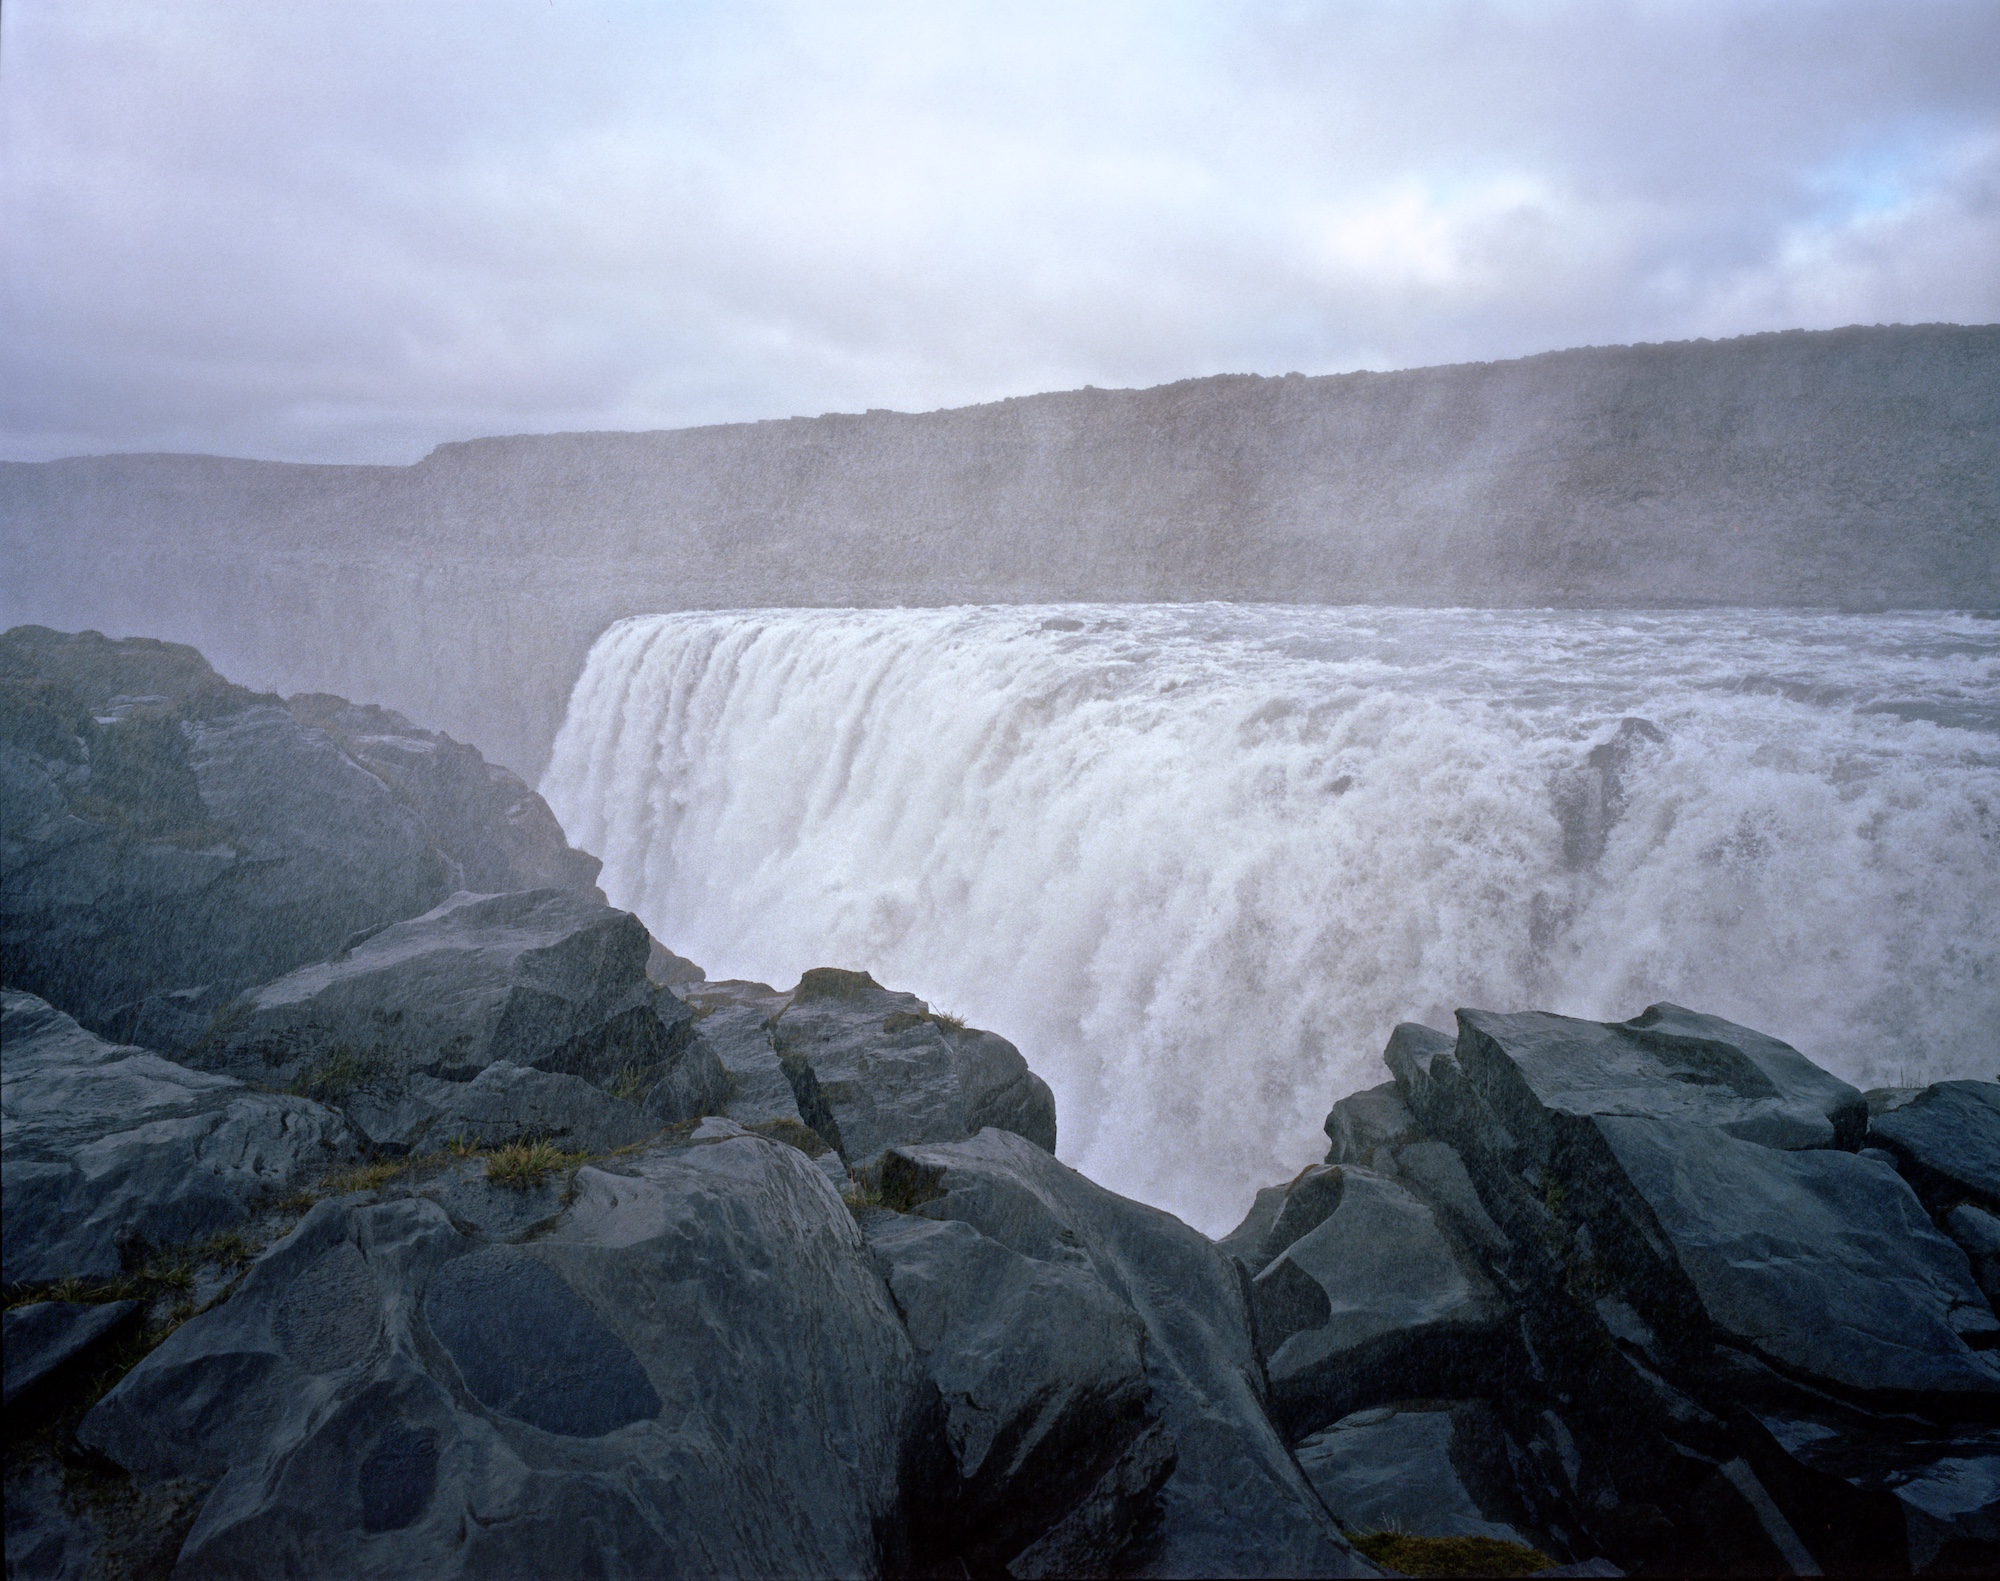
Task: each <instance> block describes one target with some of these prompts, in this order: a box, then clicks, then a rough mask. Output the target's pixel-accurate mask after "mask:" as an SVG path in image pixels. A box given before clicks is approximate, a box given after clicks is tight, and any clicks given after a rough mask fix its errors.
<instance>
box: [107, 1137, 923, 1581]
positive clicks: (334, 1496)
mask: <svg viewBox="0 0 2000 1581" xmlns="http://www.w3.org/2000/svg"><path fill="white" fill-rule="evenodd" d="M485 1189H486V1190H487V1191H489V1192H500V1191H504V1190H505V1188H500V1187H487V1188H485ZM921 1407H922V1378H921V1373H920V1371H919V1368H918V1364H917V1361H916V1357H915V1354H914V1352H913V1350H912V1347H911V1345H910V1341H909V1339H908V1337H907V1336H906V1334H905V1332H904V1329H903V1326H902V1324H901V1322H899V1320H898V1319H897V1316H896V1312H895V1309H894V1306H893V1305H892V1303H891V1301H890V1299H889V1296H888V1292H887V1291H886V1290H885V1289H884V1288H883V1285H882V1283H881V1281H880V1279H879V1278H878V1276H877V1275H876V1273H875V1270H874V1268H873V1266H872V1264H871V1262H870V1259H869V1256H868V1253H867V1250H866V1248H865V1246H864V1244H863V1242H862V1238H861V1235H860V1232H859V1230H858V1229H857V1228H856V1227H855V1225H854V1222H853V1220H852V1219H851V1218H850V1216H849V1214H848V1212H847V1210H846V1208H845V1207H844V1206H843V1205H842V1204H841V1202H840V1199H839V1198H838V1197H837V1196H836V1195H835V1193H834V1192H833V1191H832V1190H831V1188H829V1187H828V1185H827V1184H826V1182H825V1180H824V1179H822V1178H821V1176H820V1175H819V1173H818V1172H817V1171H816V1170H815V1169H814V1168H813V1167H812V1165H811V1164H810V1163H809V1162H808V1161H807V1160H806V1159H805V1158H804V1157H803V1155H801V1154H800V1153H799V1152H797V1151H796V1150H794V1149H792V1148H789V1147H786V1146H783V1145H782V1144H779V1143H775V1142H771V1141H768V1140H765V1139H763V1138H760V1137H751V1136H742V1135H737V1136H732V1137H729V1138H727V1139H725V1140H721V1141H717V1142H705V1143H695V1144H692V1145H684V1146H663V1147H660V1148H656V1149H654V1150H652V1151H649V1152H641V1153H638V1154H633V1155H627V1157H626V1158H625V1159H624V1160H623V1161H622V1162H620V1163H619V1164H618V1165H617V1166H616V1167H615V1168H611V1167H605V1168H584V1169H581V1170H579V1171H577V1173H576V1175H575V1178H574V1181H573V1183H572V1185H571V1187H570V1188H569V1189H568V1190H567V1191H565V1192H562V1193H559V1194H558V1193H552V1197H551V1201H550V1212H549V1213H548V1214H546V1215H543V1216H540V1217H537V1218H534V1219H532V1220H531V1221H530V1222H529V1223H528V1224H527V1225H525V1226H522V1225H519V1224H513V1223H496V1222H495V1221H494V1220H493V1219H492V1218H491V1216H488V1217H487V1219H486V1221H485V1223H484V1224H483V1225H482V1224H481V1223H480V1222H478V1221H477V1219H476V1218H469V1217H467V1216H466V1214H464V1213H462V1212H457V1213H455V1212H452V1211H447V1208H446V1206H445V1204H444V1203H442V1202H440V1201H439V1200H435V1199H434V1198H432V1197H427V1196H422V1195H410V1196H404V1197H400V1198H395V1199H392V1200H373V1201H371V1200H368V1199H366V1198H355V1197H349V1198H342V1199H338V1200H334V1201H329V1202H325V1203H322V1204H321V1205H320V1206H319V1207H318V1208H316V1209H315V1210H314V1211H313V1212H312V1213H311V1214H309V1215H308V1216H307V1217H306V1219H305V1220H304V1221H303V1222H302V1223H301V1224H300V1225H299V1227H298V1228H297V1230H296V1231H294V1232H293V1233H292V1235H291V1236H290V1237H288V1238H287V1239H286V1240H285V1241H284V1242H283V1243H281V1244H280V1245H279V1246H277V1247H275V1248H273V1250H272V1251H271V1252H270V1253H269V1254H268V1255H267V1256H266V1257H265V1258H264V1259H263V1260H262V1261H261V1262H259V1263H258V1264H257V1266H256V1267H255V1268H254V1269H253V1270H252V1271H251V1273H250V1275H249V1277H248V1278H247V1279H246V1280H245V1282H244V1285H243V1288H242V1289H241V1290H240V1291H239V1292H238V1293H237V1295H236V1296H235V1297H234V1298H233V1299H232V1300H230V1301H229V1302H228V1303H226V1304H225V1305H223V1306H221V1307H218V1308H216V1309H215V1310H214V1311H211V1312H209V1313H207V1314H206V1315H204V1316H202V1317H198V1318H196V1319H194V1320H193V1321H191V1322H189V1323H188V1324H186V1325H185V1326H183V1327H182V1328H181V1329H180V1330H178V1331H177V1332H176V1333H175V1334H174V1335H173V1336H172V1337H171V1338H170V1339H169V1340H168V1341H167V1342H166V1343H165V1344H164V1345H162V1346H161V1347H160V1348H159V1349H158V1350H156V1351H155V1352H153V1354H152V1355H151V1356H149V1357H148V1358H147V1359H146V1360H145V1361H144V1362H142V1363H141V1364H140V1365H139V1366H138V1367H137V1368H136V1369H135V1370H134V1371H133V1372H132V1373H131V1374H129V1375H128V1376H127V1377H126V1378H125V1380H124V1381H123V1382H122V1383H121V1384H120V1385H119V1386H118V1387H117V1388H116V1389H114V1390H113V1391H112V1392H111V1393H110V1394H109V1395H107V1396H106V1397H105V1398H104V1400H103V1401H102V1402H101V1403H100V1404H99V1405H97V1406H96V1407H95V1408H94V1409H93V1410H92V1411H91V1413H90V1414H89V1415H88V1416H87V1417H86V1418H85V1419H84V1422H83V1424H82V1427H81V1429H80V1431H79V1437H80V1439H81V1441H82V1442H83V1444H84V1445H85V1446H87V1448H88V1449H89V1450H90V1451H91V1452H93V1453H95V1454H98V1455H102V1456H104V1457H105V1458H107V1459H108V1460H110V1461H111V1462H113V1463H115V1464H116V1465H118V1466H120V1467H123V1468H124V1469H125V1470H127V1471H128V1472H130V1473H132V1474H133V1475H134V1477H135V1478H136V1479H138V1481H139V1482H140V1483H141V1484H151V1483H156V1482H171V1481H173V1480H174V1479H197V1480H199V1481H202V1482H206V1483H209V1484H211V1485H212V1487H213V1491H212V1492H210V1493H209V1494H208V1496H207V1498H206V1501H205V1503H204V1504H203V1505H202V1508H201V1512H200V1515H199V1517H198V1519H197V1520H196V1521H195V1523H194V1527H193V1530H192V1531H191V1532H190V1533H189V1535H188V1538H187V1541H186V1542H185V1544H184V1545H183V1546H182V1548H181V1550H180V1556H179V1559H178V1562H177V1573H179V1574H183V1575H190V1576H195V1575H199V1576H210V1575H237V1574H242V1575H253V1574H254V1575H259V1576H269V1575H299V1576H304V1575H347V1576H383V1577H406V1576H412V1575H426V1576H455V1575H475V1574H476V1575H551V1576H553V1575H576V1574H611V1575H646V1576H656V1575H852V1576H867V1575H878V1574H882V1573H884V1572H885V1571H893V1570H896V1569H899V1568H902V1567H904V1565H905V1564H906V1563H907V1556H906V1555H904V1554H903V1553H901V1552H899V1551H898V1548H897V1543H898V1541H899V1534H900V1533H901V1532H902V1531H904V1530H905V1529H906V1528H907V1524H908V1523H907V1521H906V1519H905V1509H904V1504H905V1499H906V1493H907V1486H906V1485H908V1486H914V1485H915V1483H916V1482H917V1481H918V1480H920V1479H919V1473H920V1470H921V1468H920V1467H917V1466H914V1465H913V1464H911V1463H910V1461H909V1458H908V1451H909V1447H910V1446H911V1445H912V1444H913V1443H915V1442H917V1440H918V1436H919V1427H920V1422H919V1416H920V1412H921Z"/></svg>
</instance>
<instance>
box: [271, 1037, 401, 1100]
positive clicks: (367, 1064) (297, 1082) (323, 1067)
mask: <svg viewBox="0 0 2000 1581" xmlns="http://www.w3.org/2000/svg"><path fill="white" fill-rule="evenodd" d="M382 1073H383V1066H382V1062H381V1060H379V1059H376V1058H374V1057H372V1056H370V1055H366V1054H358V1053H356V1052H355V1051H354V1050H353V1049H351V1048H348V1047H347V1046H346V1045H345V1044H341V1045H338V1046H336V1047H335V1048H334V1049H333V1050H332V1051H331V1052H330V1053H329V1054H328V1055H327V1057H326V1058H325V1059H323V1060H321V1061H320V1062H319V1063H318V1064H317V1065H312V1066H308V1067H307V1068H306V1069H305V1070H302V1071H300V1072H299V1073H298V1075H296V1076H294V1077H293V1078H292V1079H291V1081H289V1082H288V1083H286V1085H285V1089H284V1090H285V1091H286V1092H288V1093H290V1094H291V1095H292V1096H294V1097H297V1098H310V1099H312V1100H313V1102H315V1103H328V1104H341V1103H345V1102H346V1101H347V1100H348V1099H349V1098H351V1097H353V1096H354V1091H355V1089H356V1088H357V1087H365V1086H366V1085H367V1084H368V1083H369V1082H371V1081H373V1080H375V1078H376V1077H378V1076H380V1075H381V1074H382Z"/></svg>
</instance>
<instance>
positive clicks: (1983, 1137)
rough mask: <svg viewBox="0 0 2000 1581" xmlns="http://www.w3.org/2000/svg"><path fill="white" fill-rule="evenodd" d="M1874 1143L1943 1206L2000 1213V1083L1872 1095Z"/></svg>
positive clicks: (1940, 1085) (1949, 1085)
mask: <svg viewBox="0 0 2000 1581" xmlns="http://www.w3.org/2000/svg"><path fill="white" fill-rule="evenodd" d="M1868 1108H1869V1117H1868V1140H1869V1142H1870V1144H1871V1145H1873V1146H1875V1147H1880V1148H1884V1149H1886V1150H1887V1151H1889V1152H1890V1153H1892V1154H1894V1155H1895V1158H1896V1163H1897V1167H1898V1168H1900V1169H1901V1170H1902V1171H1903V1173H1904V1174H1905V1175H1907V1176H1908V1177H1909V1178H1910V1180H1911V1183H1912V1184H1913V1185H1915V1186H1916V1188H1917V1189H1918V1191H1920V1192H1922V1193H1923V1195H1924V1196H1925V1197H1926V1198H1927V1199H1929V1200H1931V1201H1933V1202H1934V1203H1936V1204H1937V1205H1938V1206H1939V1207H1940V1208H1943V1207H1948V1206H1949V1205H1950V1204H1951V1203H1952V1202H1954V1201H1970V1202H1972V1203H1974V1204H1976V1205H1977V1206H1978V1207H1981V1208H1983V1209H1985V1211H1986V1212H1988V1213H2000V1082H1991V1081H1941V1082H1938V1083H1936V1084H1935V1085H1933V1086H1930V1087H1918V1088H1908V1087H1905V1088H1889V1089H1882V1090H1878V1091H1875V1092H1871V1093H1869V1094H1868Z"/></svg>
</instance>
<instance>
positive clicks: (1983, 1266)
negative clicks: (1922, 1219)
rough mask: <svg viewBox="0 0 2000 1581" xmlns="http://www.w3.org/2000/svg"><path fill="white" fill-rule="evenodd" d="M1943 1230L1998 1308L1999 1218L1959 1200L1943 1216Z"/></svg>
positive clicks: (1999, 1297)
mask: <svg viewBox="0 0 2000 1581" xmlns="http://www.w3.org/2000/svg"><path fill="white" fill-rule="evenodd" d="M1944 1232H1945V1234H1947V1235H1949V1236H1950V1237H1951V1238H1952V1239H1953V1240H1954V1241H1956V1242H1958V1245H1959V1250H1961V1251H1962V1252H1964V1253H1965V1255H1966V1258H1967V1259H1968V1260H1969V1261H1970V1262H1971V1264H1972V1278H1973V1281H1974V1282H1975V1283H1976V1284H1977V1285H1978V1286H1979V1288H1980V1289H1981V1290H1982V1291H1984V1292H1985V1294H1986V1299H1987V1301H1988V1302H1990V1303H1991V1304H1992V1306H1993V1307H1994V1309H1995V1310H1996V1311H2000V1219H1996V1218H1995V1217H1994V1216H1993V1215H1992V1214H1990V1213H1987V1212H1985V1211H1983V1210H1982V1209H1979V1208H1975V1207H1974V1206H1973V1205H1972V1204H1971V1203H1969V1202H1961V1203H1960V1204H1959V1205H1958V1206H1957V1207H1955V1208H1953V1209H1952V1210H1951V1211H1950V1212H1949V1213H1947V1214H1946V1215H1945V1219H1944Z"/></svg>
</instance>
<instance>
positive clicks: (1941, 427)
mask: <svg viewBox="0 0 2000 1581" xmlns="http://www.w3.org/2000/svg"><path fill="white" fill-rule="evenodd" d="M0 553H4V555H5V557H6V563H7V565H8V568H9V576H8V579H7V586H6V588H5V589H4V591H0V624H9V623H13V622H16V621H29V620H32V621H38V622H43V623H48V624H53V625H58V626H69V627H75V626H86V625H87V626H94V627H99V628H103V629H105V630H108V631H111V632H113V633H114V634H115V633H118V632H124V631H134V630H146V631H158V632H162V633H165V634H166V635H168V636H170V637H173V638H177V639H182V640H187V641H192V642H195V643H198V644H199V645H200V646H201V647H202V648H203V649H204V651H206V652H208V653H210V654H211V655H212V656H214V657H215V659H216V660H217V662H218V663H220V664H222V665H223V667H224V668H225V669H227V670H229V671H231V672H233V673H239V674H243V675H245V676H247V677H250V678H252V679H253V680H254V681H255V682H256V683H258V684H260V685H264V686H269V687H274V688H278V689H281V690H293V689H300V688H303V687H305V686H307V685H313V686H320V685H332V686H335V687H338V688H339V689H340V690H341V691H343V692H344V693H346V694H348V695H352V696H358V697H363V698H367V699H370V700H374V701H379V702H382V703H385V704H388V705H391V706H394V707H397V708H401V709H405V710H407V711H410V712H412V713H415V714H418V715H420V716H422V717H425V718H429V719H433V720H435V721H437V723H438V724H439V725H440V726H441V727H442V728H444V729H447V730H449V731H451V732H453V733H455V734H457V735H459V736H461V737H466V738H470V739H474V740H478V741H480V742H482V743H483V744H485V745H486V747H487V749H488V750H489V751H491V752H493V753H494V754H495V756H496V757H497V758H498V759H499V760H500V761H502V762H505V763H508V764H510V765H511V766H513V767H515V768H516V769H519V770H521V771H522V772H524V773H528V774H530V775H532V774H533V773H535V772H536V771H538V770H539V769H540V767H541V764H542V762H543V759H544V758H545V756H546V752H547V749H548V744H549V741H550V739H551V738H552V736H553V734H554V731H555V728H556V726H557V724H558V723H559V722H560V717H561V711H562V706H563V702H564V700H565V698H566V697H567V694H568V690H569V687H570V685H571V683H572V681H573V680H574V678H575V676H576V674H577V672H578V670H579V669H580V667H581V663H582V659H583V656H584V654H585V653H586V652H587V651H588V648H589V645H590V643H591V641H592V640H593V639H594V638H595V637H596V635H597V634H598V633H599V632H600V631H601V630H602V629H603V628H604V626H606V625H607V624H608V623H610V622H611V621H612V620H614V619H617V618H619V617H622V616H624V615H629V614H635V613H642V612H648V611H656V610H668V609H683V608H703V607H743V606H756V605H846V604H861V605H880V604H897V603H957V602H1040V601H1045V600H1065V599H1105V600H1122V599H1134V600H1181V599H1189V600H1193V599H1208V598H1218V599H1239V600H1252V601H1258V600H1268V601H1275V602H1332V603H1340V602H1383V603H1405V604H1443V605H1453V604H1460V605H1488V606H1523V605H1528V606H1541V605H1557V606H1624V605H1654V606H1658V605H1687V604H1738V605H1831V606H1848V607H1918V608H1923V607H1958V608H1962V607H1966V606H1968V605H1973V606H1990V605H1994V604H2000V326H1992V325H1988V326H1981V327H1972V328H1965V327H1957V326H1950V325H1924V326H1914V327H1888V328H1882V327H1878V328H1872V329H1867V328H1855V329H1845V330H1836V331H1827V332H1810V333H1809V332H1804V331H1792V332H1787V333H1783V334H1770V335H1755V336H1748V337H1744V338H1742V339H1738V340H1730V341H1720V342H1709V341H1697V342H1690V343H1681V344H1673V345H1652V346H1627V347H1608V348H1593V349H1585V350H1573V351H1562V352H1552V353H1549V354H1546V355H1543V356H1537V357H1528V358H1523V359H1520V360H1517V361H1512V362H1499V363H1476V364H1468V365H1464V366H1459V367H1448V368H1428V369H1417V370H1413V371H1407V372H1400V373H1355V374H1343V375H1336V376H1331V377H1325V378H1305V377H1302V376H1299V375H1287V376H1286V377H1284V378H1277V379H1266V378H1258V377H1254V376H1234V375H1231V376H1219V377H1215V378H1208V379H1196V380H1189V381H1185V382H1182V383H1178V384H1171V385H1164V386H1161V387H1159V388H1157V389H1152V390H1121V391H1113V390H1095V389H1084V390H1080V391H1069V392H1064V393H1059V394H1048V395H1037V396H1031V397H1027V398H1023V399H1017V400H1008V401H1002V402H998V403H994V404H990V405H985V406H974V407H967V408H963V409H960V410H955V411H939V412H931V413H925V414H920V415H909V414H903V413H896V412H886V411H875V412H869V413H867V414H865V415H862V416H840V415H829V416H823V417H817V418H794V419H789V420H786V421H778V422H763V423H750V424H735V425H728V426H722V427H712V428H700V429H685V430H677V431H672V432H664V433H648V434H552V435H538V436H521V437H514V438H504V439H482V440H476V441H472V442H470V443H465V444H452V445H443V446H440V447H439V448H438V449H437V450H435V451H433V452H432V453H431V454H430V455H429V456H427V457H425V458H424V460H422V461H421V462H419V463H417V464H416V465H415V466H411V467H346V466H298V465H290V464H284V463H276V462H257V461H240V460H228V459H222V458H216V457H206V456H106V457H93V458H84V459H76V460H67V461H56V462H48V463H37V464H25V463H14V464H7V465H4V466H0Z"/></svg>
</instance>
